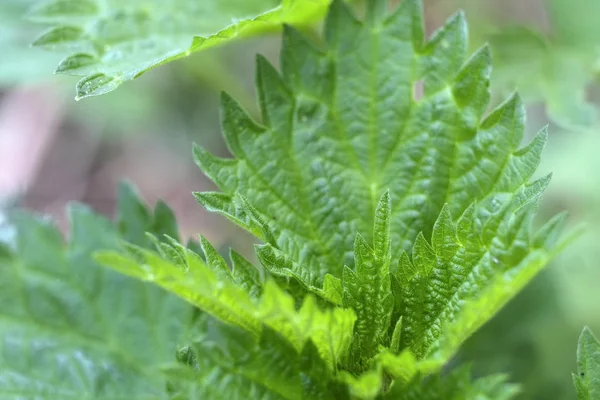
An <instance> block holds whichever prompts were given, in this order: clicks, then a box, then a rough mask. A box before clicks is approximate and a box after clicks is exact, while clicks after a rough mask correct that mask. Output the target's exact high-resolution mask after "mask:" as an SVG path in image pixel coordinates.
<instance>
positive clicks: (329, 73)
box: [281, 25, 335, 99]
mask: <svg viewBox="0 0 600 400" xmlns="http://www.w3.org/2000/svg"><path fill="white" fill-rule="evenodd" d="M281 72H282V76H283V80H284V82H285V83H286V85H287V86H288V87H289V88H291V89H292V90H294V91H295V92H297V93H298V92H304V93H308V94H310V95H312V96H313V97H316V98H318V99H328V98H329V97H330V96H331V92H332V90H333V85H334V82H335V78H334V77H333V70H332V65H331V62H330V59H329V58H328V57H327V56H326V54H325V53H323V52H321V51H320V50H319V49H317V47H316V46H315V45H314V44H313V43H311V42H310V41H309V40H308V39H306V38H305V37H304V36H303V35H301V34H300V33H299V32H298V31H297V30H296V29H294V28H292V27H291V26H289V25H284V29H283V39H282V50H281Z"/></svg>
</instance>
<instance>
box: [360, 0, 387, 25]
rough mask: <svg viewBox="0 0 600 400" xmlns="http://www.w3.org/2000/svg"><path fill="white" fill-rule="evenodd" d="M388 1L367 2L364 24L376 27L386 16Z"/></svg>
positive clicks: (372, 0) (373, 0)
mask: <svg viewBox="0 0 600 400" xmlns="http://www.w3.org/2000/svg"><path fill="white" fill-rule="evenodd" d="M387 6H388V0H368V3H367V13H366V16H365V22H367V23H369V24H370V25H377V24H378V23H379V22H380V21H382V20H383V19H384V18H385V17H386V16H387V14H388V13H387Z"/></svg>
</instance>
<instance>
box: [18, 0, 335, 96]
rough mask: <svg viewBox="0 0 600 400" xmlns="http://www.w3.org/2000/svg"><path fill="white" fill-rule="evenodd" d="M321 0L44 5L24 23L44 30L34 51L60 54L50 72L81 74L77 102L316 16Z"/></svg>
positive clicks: (77, 0)
mask: <svg viewBox="0 0 600 400" xmlns="http://www.w3.org/2000/svg"><path fill="white" fill-rule="evenodd" d="M327 4H328V1H327V0H283V1H277V0H268V1H265V0H261V1H256V0H253V1H248V0H203V1H189V0H176V1H168V2H164V1H162V0H152V1H139V0H135V1H126V2H124V1H118V0H106V1H99V0H51V1H43V2H41V3H39V4H37V5H36V6H34V7H32V8H31V10H30V12H29V14H28V17H29V19H31V20H33V21H36V22H40V23H44V24H48V25H50V26H51V28H50V29H49V30H48V31H46V32H45V33H43V34H42V35H41V36H40V37H38V39H37V40H36V41H35V42H34V45H35V46H38V47H43V48H45V49H48V50H53V51H58V52H61V53H65V54H67V57H66V58H65V59H63V60H62V61H61V62H60V64H59V65H58V68H57V69H56V73H60V74H67V75H75V76H82V77H83V78H82V79H81V80H80V81H79V83H78V84H77V98H78V99H79V98H84V97H88V96H96V95H100V94H104V93H107V92H110V91H112V90H115V89H116V88H117V87H118V86H119V85H121V84H122V83H124V82H127V81H129V80H132V79H134V78H137V77H138V76H140V75H141V74H143V73H144V72H146V71H148V70H149V69H152V68H154V67H156V66H158V65H161V64H164V63H167V62H170V61H173V60H176V59H179V58H182V57H186V56H188V55H190V54H192V53H194V52H197V51H200V50H204V49H207V48H209V47H213V46H216V45H220V44H223V43H225V42H228V41H230V40H232V39H236V38H242V37H248V36H251V35H256V34H257V33H261V32H269V31H273V30H275V29H277V28H279V27H280V26H281V24H283V23H288V24H303V23H308V22H311V21H314V20H316V19H318V18H319V17H320V16H321V15H322V14H323V12H324V10H325V9H326V6H327Z"/></svg>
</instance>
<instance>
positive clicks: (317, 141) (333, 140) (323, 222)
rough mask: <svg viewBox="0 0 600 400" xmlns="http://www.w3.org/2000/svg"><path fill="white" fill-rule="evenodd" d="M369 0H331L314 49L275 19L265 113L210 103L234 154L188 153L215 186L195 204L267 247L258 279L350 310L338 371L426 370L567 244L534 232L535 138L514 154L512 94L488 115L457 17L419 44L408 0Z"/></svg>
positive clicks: (485, 83) (481, 56) (263, 75)
mask: <svg viewBox="0 0 600 400" xmlns="http://www.w3.org/2000/svg"><path fill="white" fill-rule="evenodd" d="M369 4H370V5H369V7H368V8H367V15H366V17H365V20H364V21H360V20H358V19H356V18H355V17H354V16H353V15H352V13H351V12H350V11H349V9H348V7H347V6H346V5H345V4H344V3H343V2H342V1H334V2H333V4H332V6H331V8H330V10H329V14H328V16H327V21H326V24H325V43H322V44H319V45H315V44H312V43H310V42H309V41H308V40H306V39H305V38H303V37H302V36H301V35H300V34H299V33H298V32H296V31H295V30H294V29H292V28H289V27H288V28H286V30H285V32H284V37H283V49H282V57H281V72H280V73H278V72H277V71H276V70H275V68H273V67H272V66H271V65H269V63H268V62H267V61H266V60H265V59H264V58H262V57H258V59H257V91H258V98H259V103H260V108H261V112H262V123H258V122H255V121H253V120H252V119H251V118H250V117H249V116H248V114H247V113H246V112H245V111H244V110H243V109H242V108H241V107H240V105H239V104H238V103H237V102H236V101H234V100H233V99H232V98H230V97H229V96H227V95H224V96H223V101H222V126H223V132H224V136H225V139H226V141H227V144H228V146H229V149H230V151H231V153H232V154H233V156H234V158H231V159H222V158H217V157H215V156H213V155H211V154H209V153H208V152H207V151H205V150H204V149H202V148H200V147H197V148H196V150H195V157H196V161H197V163H198V165H199V166H200V168H201V169H202V170H203V171H204V173H205V174H206V175H208V176H209V177H210V178H211V179H212V180H213V181H214V182H215V183H216V184H217V186H218V187H219V188H220V189H221V192H210V193H196V197H197V199H198V201H199V202H200V203H202V204H203V205H204V206H205V207H206V208H207V209H208V210H211V211H216V212H219V213H222V214H224V215H225V216H226V217H227V218H229V219H230V220H232V221H234V222H235V223H237V224H239V225H240V226H242V227H244V228H245V229H247V230H248V231H250V232H252V233H253V234H255V235H256V236H257V237H258V238H260V239H261V240H263V241H264V244H261V245H259V246H258V247H257V254H258V257H259V259H260V261H261V263H262V264H263V266H264V267H265V269H266V271H267V272H268V274H270V275H273V276H276V277H279V278H287V279H290V280H292V281H297V283H298V285H299V286H300V287H301V288H303V289H304V293H313V294H315V295H317V296H319V297H321V298H322V299H324V300H326V301H328V302H330V303H332V304H333V305H343V306H345V307H351V308H353V309H354V310H355V311H356V315H357V323H356V325H355V328H354V329H355V330H354V339H353V344H352V347H351V349H352V350H351V358H350V359H351V360H352V362H351V364H350V365H347V366H345V367H346V368H348V369H349V370H351V371H353V373H355V374H357V373H360V372H361V371H364V369H365V368H366V367H368V366H369V365H371V366H373V368H375V370H380V371H386V373H387V374H392V375H394V374H393V373H392V372H390V371H394V370H399V371H405V370H406V371H417V370H420V371H422V372H423V373H430V372H434V371H436V370H438V369H439V368H440V367H441V366H442V365H443V364H444V363H445V362H446V361H447V360H448V359H449V358H450V357H451V356H452V355H453V354H454V353H455V352H456V350H457V349H458V347H459V346H460V344H461V343H462V342H463V341H464V340H465V339H466V338H467V337H468V336H470V335H471V334H472V333H473V332H474V331H475V330H476V329H478V328H479V327H480V326H481V325H482V324H483V323H484V322H486V321H487V320H488V319H489V318H491V317H492V316H493V315H494V313H496V312H497V311H498V310H499V309H500V308H501V307H502V306H503V305H504V304H505V303H506V302H507V301H508V300H509V299H510V298H511V297H512V296H514V295H515V294H516V293H517V292H518V291H519V290H520V289H521V288H522V287H523V286H524V285H525V284H526V283H527V282H529V281H530V280H531V279H532V278H533V276H535V275H536V273H537V272H538V271H540V270H541V269H542V268H543V267H544V266H545V265H546V264H547V263H548V261H549V260H550V259H551V258H552V257H553V256H554V255H555V254H556V252H557V251H559V250H560V249H561V248H562V247H563V246H564V244H565V243H566V241H564V240H562V241H561V240H559V239H558V235H559V232H560V228H561V222H562V221H563V220H564V215H560V216H557V217H556V218H554V219H552V220H551V221H550V222H548V224H547V225H546V226H544V227H543V228H542V229H541V230H539V231H538V232H537V233H536V232H533V231H532V227H531V223H532V218H533V216H534V214H535V211H536V208H537V202H538V200H539V198H540V196H541V194H542V192H543V191H544V189H545V188H546V186H547V185H548V183H549V180H550V176H545V177H542V178H541V179H538V180H532V179H531V177H532V175H533V174H534V172H535V170H536V168H537V166H538V164H539V161H540V156H541V152H542V149H543V147H544V143H545V141H546V136H547V133H546V130H545V129H543V130H542V131H541V132H540V133H539V134H538V135H537V136H536V137H535V138H534V139H533V141H532V142H531V143H529V144H528V145H526V146H524V147H519V146H520V145H521V142H522V139H523V134H524V124H525V116H524V108H523V105H522V103H521V101H520V99H519V96H518V95H517V94H514V95H512V96H511V97H510V98H509V99H507V100H506V101H505V102H504V103H502V104H501V105H500V106H498V107H497V108H496V109H495V110H492V111H491V112H489V113H488V114H487V115H485V112H486V109H487V106H488V102H489V90H488V87H489V84H490V83H489V76H490V72H491V56H490V52H489V50H488V48H487V47H483V48H481V49H480V50H478V51H477V52H476V53H475V54H474V55H472V56H471V57H467V27H466V22H465V20H464V16H463V14H462V13H458V14H456V15H455V16H454V17H452V18H451V19H450V20H449V21H448V22H447V23H446V25H445V26H443V27H442V28H441V29H439V30H438V31H437V32H435V33H434V35H433V36H432V38H431V39H430V40H429V41H425V40H424V34H423V26H422V7H421V4H420V2H419V1H417V0H405V1H403V2H401V3H400V5H399V6H398V8H397V9H396V10H395V11H393V12H391V13H387V12H385V10H386V7H385V2H384V1H372V2H370V3H369ZM420 88H421V89H420ZM420 90H421V91H422V92H423V93H422V96H421V95H419V93H418V92H419V91H420ZM382 195H383V197H382ZM380 199H381V200H380ZM378 201H380V202H379V205H378ZM373 226H375V229H374V230H373V229H372V227H373ZM388 232H389V233H388ZM369 243H373V248H371V247H370V245H369ZM390 292H391V293H392V296H390ZM400 318H402V320H401V321H402V322H401V323H399V321H400ZM392 342H393V344H392ZM380 346H384V347H388V346H390V347H393V349H392V350H391V351H388V350H386V351H388V352H389V354H388V356H387V357H386V358H385V360H386V361H385V362H384V361H382V358H381V357H379V358H377V357H375V356H376V354H377V352H378V351H379V348H380ZM402 351H410V352H412V353H413V355H414V356H415V357H416V360H412V361H411V362H407V361H406V360H408V359H409V358H406V357H404V356H403V357H401V358H398V357H392V356H393V355H394V354H397V353H400V352H402ZM400 359H401V360H403V361H402V364H401V365H399V366H396V367H397V368H395V366H394V365H393V362H392V361H393V360H400ZM369 360H373V361H374V363H373V362H369ZM377 360H379V361H378V362H375V361H377ZM356 361H359V362H356ZM398 362H400V361H398ZM369 374H371V375H369V376H377V374H375V375H372V371H371V372H369ZM400 375H402V374H400ZM367 378H368V376H365V379H364V380H363V381H361V380H360V379H361V378H360V377H358V376H353V377H352V379H350V378H348V379H346V378H344V379H345V380H346V381H348V382H354V383H356V385H357V386H356V388H357V390H360V391H361V393H367V392H369V390H368V389H369V388H370V386H368V385H366V384H365V382H367V381H369V379H370V378H369V379H367ZM409 378H410V374H408V375H407V376H405V377H404V380H406V379H409ZM371 381H375V382H376V384H377V385H380V386H381V385H383V383H382V382H383V381H381V380H378V379H373V380H371ZM364 385H366V386H364ZM382 387H383V386H382ZM363 389H364V390H363ZM369 396H370V395H369ZM367 397H368V396H367Z"/></svg>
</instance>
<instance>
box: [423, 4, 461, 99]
mask: <svg viewBox="0 0 600 400" xmlns="http://www.w3.org/2000/svg"><path fill="white" fill-rule="evenodd" d="M467 47H468V43H467V22H466V21H465V16H464V13H463V12H458V13H456V14H454V16H452V17H451V18H449V19H448V21H447V22H446V24H445V25H444V26H442V27H441V28H440V29H438V30H437V31H436V32H435V33H434V34H433V36H432V38H431V39H430V40H429V42H428V43H427V44H426V46H425V48H424V49H423V57H422V58H421V60H420V61H421V64H422V68H423V69H424V75H423V80H424V82H425V87H424V94H425V96H430V95H432V94H434V93H436V92H438V91H440V90H441V89H443V88H445V87H447V85H448V82H450V81H452V80H453V78H454V77H455V76H456V74H457V73H458V71H459V69H460V68H461V66H462V64H463V63H464V61H465V58H466V56H467Z"/></svg>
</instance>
